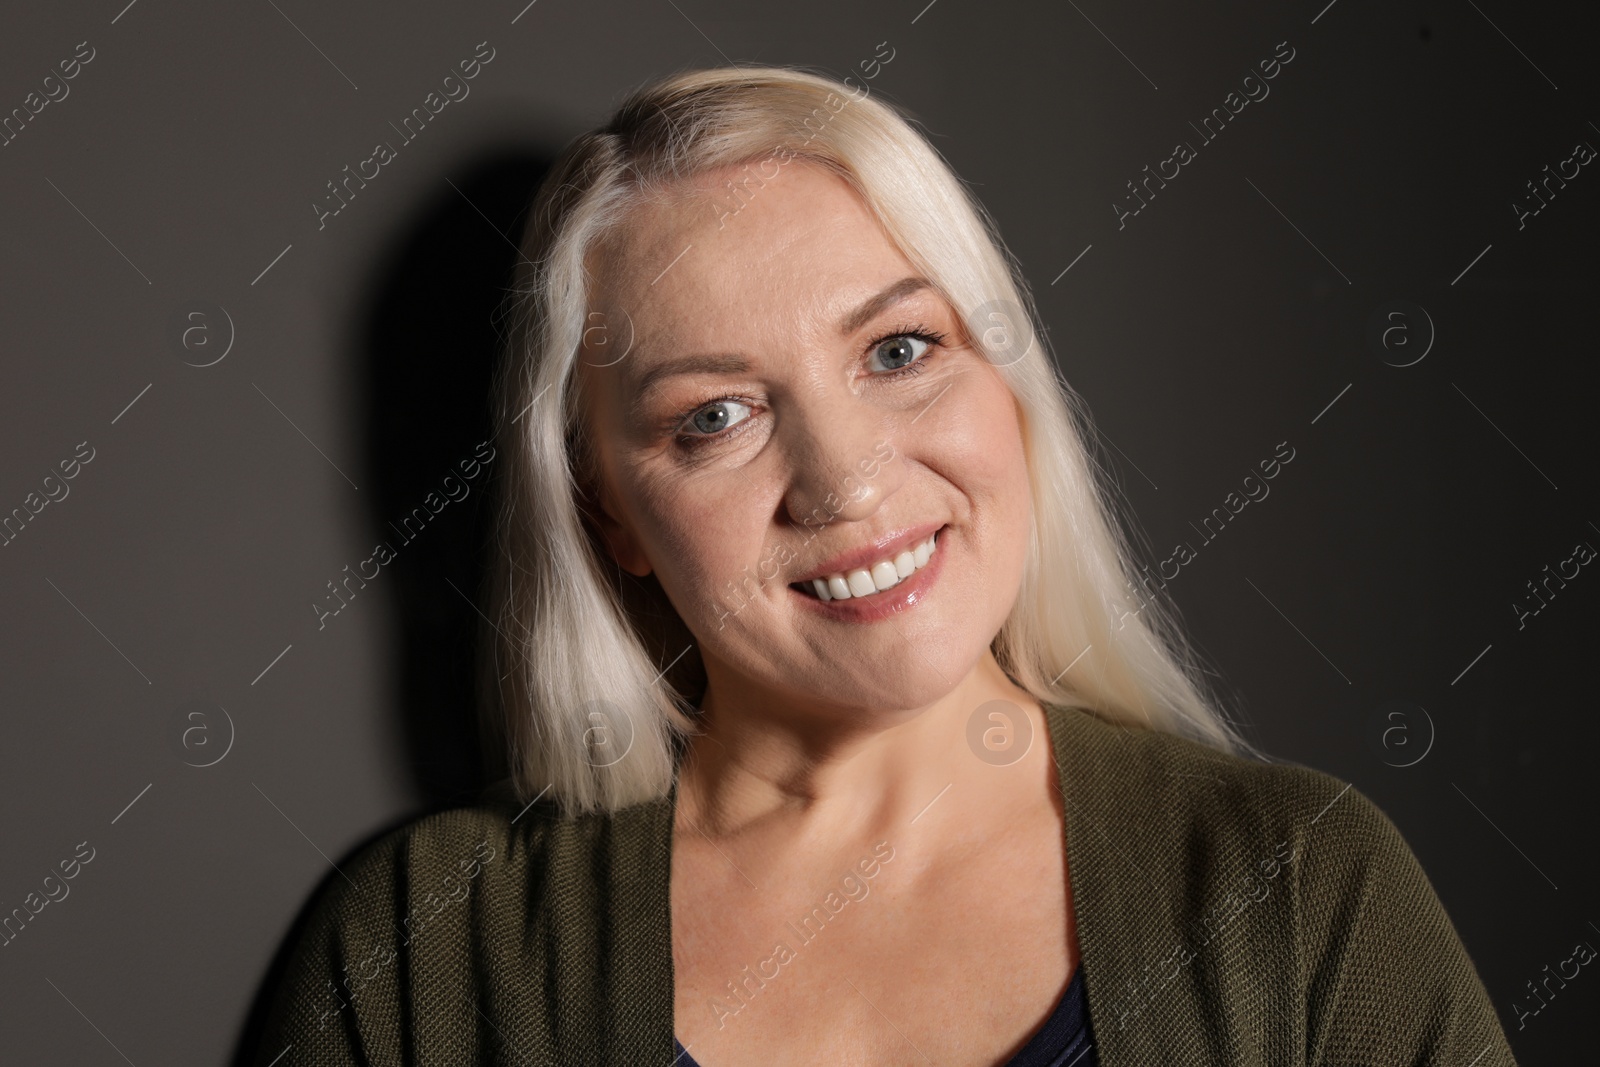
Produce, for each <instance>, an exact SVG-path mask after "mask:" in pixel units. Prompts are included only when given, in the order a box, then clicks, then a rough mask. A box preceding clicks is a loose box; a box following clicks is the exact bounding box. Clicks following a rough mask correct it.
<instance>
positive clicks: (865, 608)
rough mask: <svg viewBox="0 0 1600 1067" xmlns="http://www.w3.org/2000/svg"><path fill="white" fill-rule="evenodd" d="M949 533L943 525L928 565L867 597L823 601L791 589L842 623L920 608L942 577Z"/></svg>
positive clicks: (883, 616)
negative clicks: (890, 586) (918, 606)
mask: <svg viewBox="0 0 1600 1067" xmlns="http://www.w3.org/2000/svg"><path fill="white" fill-rule="evenodd" d="M949 534H950V527H948V526H943V527H940V529H939V532H938V534H937V535H936V538H935V547H934V550H933V555H932V556H931V557H930V558H929V559H928V562H927V565H926V566H924V567H923V568H922V569H921V570H919V571H915V572H913V573H912V574H911V575H909V576H908V577H906V578H905V579H903V580H902V581H900V582H899V583H897V584H896V585H894V586H893V587H892V588H889V589H885V590H884V591H883V592H881V593H872V594H870V595H868V596H864V597H856V596H853V597H850V598H848V599H846V600H820V599H818V598H817V597H814V596H811V595H810V594H808V593H802V592H801V591H800V590H798V589H796V588H795V587H794V586H792V585H791V586H789V587H788V588H789V592H790V593H791V594H793V595H794V596H795V597H797V598H798V599H800V600H802V601H804V602H805V606H806V607H807V608H809V609H810V610H812V611H815V612H818V613H820V614H822V615H825V616H827V617H828V618H830V619H835V620H837V621H839V622H880V621H882V620H883V619H887V618H889V617H890V616H892V615H898V614H899V613H900V612H902V611H906V610H907V609H909V608H913V607H916V606H917V605H918V604H920V603H922V601H923V600H925V599H927V596H928V593H929V591H930V590H931V589H932V588H933V583H934V582H935V581H937V580H938V578H939V572H940V571H942V570H943V569H944V557H945V552H946V550H947V549H948V548H949V546H948V545H947V544H945V538H947V537H948V536H949Z"/></svg>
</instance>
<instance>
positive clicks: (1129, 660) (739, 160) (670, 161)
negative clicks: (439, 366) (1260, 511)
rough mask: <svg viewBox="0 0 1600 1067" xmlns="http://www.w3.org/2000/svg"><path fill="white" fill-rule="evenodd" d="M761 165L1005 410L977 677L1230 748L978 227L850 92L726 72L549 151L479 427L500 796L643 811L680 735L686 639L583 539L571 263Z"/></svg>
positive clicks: (906, 129) (698, 689)
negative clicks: (639, 211)
mask: <svg viewBox="0 0 1600 1067" xmlns="http://www.w3.org/2000/svg"><path fill="white" fill-rule="evenodd" d="M780 153H783V154H785V155H786V156H791V154H792V158H794V159H800V160H804V161H806V162H808V163H812V164H816V165H819V166H823V167H826V168H828V169H829V170H831V171H832V172H834V173H836V174H838V175H839V176H840V177H842V178H844V179H845V180H846V181H847V182H849V183H850V185H851V186H852V187H853V188H854V189H855V190H856V192H857V193H858V194H859V195H860V196H861V197H862V199H863V200H864V202H865V203H866V204H867V206H868V207H869V209H870V210H871V211H872V212H873V213H874V215H875V217H876V218H877V219H878V220H879V222H880V223H881V224H882V226H883V228H884V230H885V231H886V233H887V234H888V237H889V239H890V241H892V242H893V243H894V244H895V245H896V246H897V247H898V248H899V249H900V251H901V253H902V254H903V255H905V257H906V258H907V259H908V260H909V261H910V262H911V263H912V264H913V265H915V266H916V267H917V268H918V269H919V270H920V271H921V273H922V274H923V276H924V277H926V278H927V279H929V280H930V281H932V282H933V284H934V285H935V287H936V288H937V289H938V290H939V292H940V294H941V295H942V296H943V297H944V298H945V299H946V300H947V301H948V302H949V303H950V305H951V306H952V307H953V308H954V309H955V310H956V312H957V314H958V315H959V316H961V318H962V320H963V322H965V323H967V324H968V333H969V334H971V340H972V341H973V343H974V344H976V345H977V346H978V348H979V351H981V352H982V353H983V354H984V355H985V356H986V357H988V358H989V359H990V360H991V361H992V362H993V363H994V364H995V366H996V367H997V368H998V370H999V373H1000V374H1001V375H1002V377H1003V379H1004V380H1005V381H1006V383H1007V384H1008V386H1009V387H1010V389H1011V391H1012V393H1013V394H1014V395H1015V396H1016V398H1017V400H1018V402H1019V404H1020V406H1021V409H1022V411H1023V415H1024V418H1023V420H1022V422H1023V437H1024V444H1025V451H1026V454H1027V457H1028V466H1029V478H1030V484H1031V487H1032V492H1033V505H1034V506H1033V529H1032V531H1031V536H1030V538H1029V543H1028V553H1027V560H1026V564H1025V570H1024V574H1023V579H1022V586H1021V590H1022V591H1021V592H1020V594H1019V595H1018V598H1017V601H1016V603H1015V605H1014V606H1013V608H1012V610H1011V613H1010V615H1009V617H1008V618H1007V619H1006V622H1005V624H1004V625H1003V626H1002V628H1001V629H1000V632H999V633H998V635H996V637H995V638H994V641H993V643H992V646H991V647H992V649H993V651H994V654H995V657H996V659H997V660H998V662H999V663H1000V665H1001V667H1002V668H1003V669H1004V670H1005V671H1006V673H1007V674H1008V675H1009V676H1010V677H1011V678H1012V680H1013V681H1015V682H1016V684H1017V685H1019V686H1020V687H1021V688H1023V689H1025V690H1026V691H1027V692H1028V693H1030V694H1031V695H1032V696H1033V697H1034V698H1035V699H1037V700H1039V701H1040V702H1041V703H1054V704H1067V705H1075V706H1079V707H1083V708H1086V709H1088V710H1090V711H1092V712H1094V713H1096V714H1098V715H1100V716H1101V717H1102V718H1105V719H1108V720H1110V721H1112V722H1116V723H1122V724H1126V725H1128V726H1132V727H1148V728H1153V729H1157V730H1166V731H1170V732H1174V733H1178V734H1182V735H1185V736H1188V737H1191V738H1193V739H1196V740H1198V741H1201V742H1204V743H1206V744H1209V745H1212V746H1214V747H1216V748H1218V749H1221V750H1223V751H1228V752H1240V751H1253V750H1252V749H1251V746H1250V745H1249V744H1248V743H1247V742H1246V741H1244V739H1243V738H1242V736H1241V735H1240V734H1239V733H1238V732H1237V731H1236V730H1235V729H1234V727H1233V726H1232V725H1231V724H1230V722H1229V721H1228V719H1227V717H1226V716H1224V715H1223V714H1222V713H1221V712H1220V711H1219V710H1217V709H1216V708H1215V707H1214V706H1213V704H1212V702H1211V700H1210V698H1209V697H1208V696H1207V694H1206V692H1205V691H1204V687H1203V681H1202V679H1203V672H1202V670H1201V668H1200V666H1199V665H1198V661H1197V659H1196V658H1195V656H1194V655H1193V653H1192V651H1191V649H1190V646H1189V645H1188V643H1187V641H1186V639H1185V638H1184V636H1183V634H1182V631H1181V629H1180V627H1179V626H1178V624H1177V621H1176V613H1175V611H1174V610H1173V608H1172V607H1171V606H1170V604H1169V603H1168V602H1167V601H1166V600H1165V598H1164V597H1163V596H1162V595H1161V594H1160V593H1158V592H1153V591H1148V590H1147V591H1146V593H1147V595H1141V594H1139V593H1137V592H1136V591H1135V589H1134V586H1133V583H1132V581H1130V576H1131V575H1133V574H1134V573H1135V570H1134V565H1133V558H1134V557H1133V555H1132V552H1131V547H1130V542H1129V540H1128V538H1127V535H1126V534H1125V533H1124V531H1123V530H1122V528H1121V527H1120V526H1119V525H1118V524H1117V523H1115V522H1114V521H1113V519H1112V516H1113V515H1114V514H1115V513H1114V511H1113V508H1112V504H1111V498H1110V495H1109V493H1108V492H1106V491H1105V490H1103V489H1102V487H1101V486H1100V484H1099V483H1097V481H1096V477H1095V476H1096V472H1097V470H1099V468H1098V467H1097V466H1095V465H1094V464H1093V463H1092V462H1091V459H1090V456H1089V454H1088V452H1087V450H1086V448H1085V444H1084V442H1085V440H1087V439H1088V438H1087V436H1086V433H1085V430H1086V429H1087V427H1088V425H1089V422H1088V415H1087V412H1086V411H1085V410H1084V409H1083V405H1082V402H1081V401H1080V400H1079V398H1078V397H1077V395H1076V394H1075V393H1074V392H1073V391H1072V389H1071V388H1070V387H1069V386H1068V385H1067V384H1066V382H1065V381H1063V380H1062V379H1061V378H1060V376H1059V374H1058V372H1057V370H1056V367H1055V363H1054V361H1053V360H1052V359H1051V358H1050V356H1049V355H1048V353H1047V352H1046V350H1045V348H1044V345H1043V341H1042V339H1041V338H1040V336H1039V334H1038V332H1037V331H1036V330H1035V328H1034V322H1035V321H1036V313H1035V310H1034V307H1033V302H1032V298H1031V295H1030V294H1029V292H1028V289H1027V285H1026V282H1025V281H1024V279H1023V277H1022V274H1021V271H1020V269H1019V268H1018V267H1017V266H1016V264H1015V263H1014V261H1013V259H1012V258H1011V256H1010V254H1009V252H1007V250H1006V249H1005V246H1004V245H1003V243H1002V242H1001V240H1000V237H999V234H998V230H997V228H996V226H995V224H994V222H993V220H992V218H991V217H990V216H989V214H988V212H987V211H986V210H985V209H984V208H983V206H982V205H981V204H980V203H978V201H977V200H976V199H975V198H973V197H972V196H970V195H969V194H968V192H967V190H966V189H965V187H964V186H963V185H962V184H961V183H960V181H959V180H958V179H957V178H956V177H955V175H954V174H953V173H952V171H951V170H950V168H949V166H948V165H947V164H946V163H945V162H944V160H943V159H942V158H941V157H940V156H939V155H938V153H937V152H936V151H935V150H934V149H933V147H932V146H931V145H930V144H929V143H928V141H927V140H926V139H925V138H924V137H923V136H922V135H921V134H920V133H919V132H917V130H916V129H914V128H913V127H912V125H911V124H910V121H908V119H907V118H905V117H903V116H902V115H901V114H900V113H899V112H898V111H897V110H896V109H895V108H893V107H892V106H890V105H888V104H885V103H882V102H879V101H878V100H875V99H871V98H869V97H868V96H867V94H866V92H865V91H864V90H863V91H852V90H851V89H850V88H848V87H847V86H846V85H845V84H842V83H840V82H837V81H834V80H832V79H830V78H827V77H824V76H821V75H818V74H814V73H811V72H808V71H803V70H798V69H792V68H786V67H727V68H717V69H711V70H699V71H690V72H686V73H680V74H676V75H673V76H670V77H667V78H665V79H663V80H661V81H658V82H656V83H654V84H651V85H648V86H645V87H644V88H641V89H639V90H637V91H635V92H634V93H633V94H632V95H631V96H629V97H628V99H627V100H626V101H625V102H624V103H623V104H622V106H621V107H620V108H619V109H618V110H617V112H616V114H615V115H614V116H613V117H612V119H611V121H610V122H609V123H608V124H607V125H605V126H604V127H602V128H600V129H598V130H594V131H592V132H589V133H586V134H584V135H582V136H580V137H578V138H577V139H576V140H575V141H574V142H573V143H572V144H571V145H569V146H568V147H567V149H566V150H565V152H564V153H563V154H562V156H561V158H560V159H559V160H558V161H557V162H556V164H555V165H554V167H553V169H552V171H551V173H550V174H549V175H548V176H547V177H546V179H545V181H544V183H543V184H542V186H541V187H540V189H539V191H538V194H537V196H536V197H535V198H534V202H533V206H532V211H531V214H530V216H529V219H528V223H527V227H526V230H525V233H524V235H523V239H522V242H521V250H522V253H523V256H524V259H523V260H522V263H521V264H520V266H519V268H518V274H517V278H516V283H515V286H514V288H513V290H512V293H511V295H510V298H509V302H508V312H509V314H508V319H509V330H508V332H507V338H506V340H507V350H506V352H505V353H504V359H503V363H502V367H501V374H500V378H499V380H498V382H497V386H496V389H497V395H496V398H495V408H494V412H493V417H494V419H495V434H496V441H497V444H498V445H499V446H500V451H501V452H502V453H503V456H504V459H503V461H502V465H501V468H500V471H499V477H500V478H501V481H500V483H499V503H498V513H497V516H496V524H495V532H494V546H493V548H494V552H493V555H494V565H493V570H492V575H491V577H490V579H489V583H488V585H489V598H488V599H489V601H490V610H489V613H488V615H487V616H486V618H487V619H488V620H489V625H490V626H491V627H492V632H490V631H489V630H486V631H485V638H486V640H485V642H484V646H485V647H486V648H487V649H488V650H489V652H490V654H489V655H487V656H485V658H484V662H483V663H482V665H481V666H482V669H483V672H484V679H485V682H486V683H487V684H486V685H485V689H487V690H488V693H489V696H490V697H491V698H492V699H488V700H485V701H484V702H483V703H482V708H483V712H484V716H485V718H484V725H485V727H486V731H485V732H486V735H488V739H489V740H490V742H491V744H492V745H495V746H496V747H495V748H494V749H492V752H493V754H494V755H495V756H497V757H500V758H503V760H504V763H503V764H502V769H504V770H508V771H509V780H508V781H506V782H504V783H503V785H504V786H509V787H510V789H511V790H512V791H513V792H514V794H515V796H516V797H517V798H518V799H519V800H520V801H522V802H524V803H531V802H532V801H533V800H535V799H537V798H539V797H543V796H548V799H549V800H551V801H554V802H555V803H556V804H558V805H559V806H560V808H561V810H562V811H563V812H567V813H573V814H577V813H584V812H594V811H606V812H609V811H615V810H617V809H619V808H622V807H625V806H627V805H630V804H635V803H640V802H644V801H648V800H653V799H657V798H660V797H662V796H664V795H666V793H667V790H668V789H669V788H670V786H671V783H672V776H673V774H674V773H675V765H676V761H677V756H678V754H679V752H680V751H681V748H682V746H683V745H684V744H685V743H686V741H687V739H688V738H689V737H690V736H692V735H693V734H694V733H695V731H696V726H695V723H694V719H693V715H694V707H695V705H696V704H697V703H698V701H699V700H700V698H701V697H702V696H703V694H704V685H705V676H704V668H703V667H702V666H701V665H700V662H699V655H698V652H697V651H696V650H695V649H694V647H693V639H692V637H691V635H690V634H689V632H688V630H687V627H685V626H684V625H683V623H682V620H681V619H679V618H678V617H677V613H676V612H675V611H674V610H673V609H672V607H671V604H670V603H669V602H667V600H666V597H665V594H664V593H662V591H661V590H660V587H659V585H658V584H657V583H656V582H655V579H654V578H653V576H649V577H646V578H645V579H642V580H641V579H634V578H632V576H630V575H627V574H626V573H624V572H622V571H620V569H619V568H617V567H616V565H615V563H614V562H613V561H612V560H611V559H610V558H609V556H608V555H607V554H606V553H605V551H604V549H603V547H602V546H601V545H600V544H599V543H598V542H597V540H596V538H595V537H594V535H593V532H592V529H588V528H586V526H585V524H586V522H587V519H586V518H585V512H586V508H585V506H584V501H585V500H588V499H591V497H590V496H589V494H590V493H592V486H593V485H594V481H593V478H594V475H595V465H594V450H593V445H592V442H591V441H590V439H589V438H588V436H587V431H586V428H585V425H584V419H583V417H582V406H581V402H580V397H579V395H578V379H579V375H578V374H577V373H576V363H577V359H578V357H579V353H580V349H581V348H582V344H583V337H584V331H585V329H586V328H590V327H591V326H592V322H591V320H590V317H589V315H588V309H589V294H588V292H587V285H588V283H589V281H590V278H589V274H588V272H587V270H586V268H585V263H586V258H587V256H588V254H589V252H590V250H591V249H592V248H594V247H596V246H597V244H598V243H599V242H601V241H603V240H604V239H605V238H606V236H607V235H608V234H609V233H611V232H612V231H613V228H615V227H617V226H620V225H626V220H627V219H628V217H629V214H630V212H631V211H632V209H634V208H635V207H637V206H639V205H641V204H642V203H644V202H646V201H647V200H649V199H651V198H653V197H657V196H660V195H662V194H663V192H664V191H665V190H667V189H668V188H669V187H670V186H672V185H674V184H675V183H678V182H681V181H682V180H684V179H686V178H690V177H693V176H696V175H700V174H703V173H705V172H707V171H710V170H715V169H719V168H724V167H730V166H732V167H738V166H739V165H740V164H752V163H755V162H756V161H758V160H763V159H772V158H776V157H777V156H778V154H780ZM741 173H742V174H744V175H747V176H748V175H749V173H750V172H749V170H748V169H744V170H742V171H741ZM744 180H745V181H747V182H748V181H750V180H752V179H751V178H749V177H746V178H745V179H744ZM754 180H756V181H757V182H759V178H756V179H754ZM729 184H730V185H732V183H731V182H730V183H729ZM734 191H735V192H737V189H735V190H734ZM1080 426H1083V427H1084V428H1085V430H1080V429H1079V427H1080ZM619 754H620V755H619Z"/></svg>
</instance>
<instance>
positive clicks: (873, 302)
mask: <svg viewBox="0 0 1600 1067" xmlns="http://www.w3.org/2000/svg"><path fill="white" fill-rule="evenodd" d="M932 288H933V283H932V282H930V281H928V279H926V278H922V277H917V276H913V277H910V278H901V279H900V280H899V281H897V282H895V283H894V284H893V285H891V286H889V288H887V289H885V290H883V291H882V292H881V293H879V294H877V295H876V296H873V297H868V298H867V300H866V301H865V302H864V303H863V304H862V305H861V306H860V307H858V308H856V309H855V310H854V311H852V312H850V314H848V315H846V316H845V317H844V318H843V319H841V320H839V333H840V335H841V336H844V337H848V336H850V335H851V334H853V333H855V332H856V331H857V330H859V329H861V327H863V326H865V325H866V324H867V323H869V322H871V321H872V320H873V318H874V317H876V316H877V315H878V314H879V313H880V312H882V311H883V309H884V308H886V307H888V306H889V305H890V304H894V303H896V302H898V301H901V300H904V299H905V298H906V297H908V296H910V295H911V294H912V293H916V292H920V291H922V290H923V289H932Z"/></svg>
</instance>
